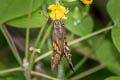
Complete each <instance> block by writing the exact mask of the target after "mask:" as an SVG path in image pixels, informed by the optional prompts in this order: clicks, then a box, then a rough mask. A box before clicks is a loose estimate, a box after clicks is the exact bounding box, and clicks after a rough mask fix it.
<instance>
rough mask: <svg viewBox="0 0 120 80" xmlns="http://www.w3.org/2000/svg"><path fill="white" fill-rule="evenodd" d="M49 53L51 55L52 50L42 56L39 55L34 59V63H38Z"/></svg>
mask: <svg viewBox="0 0 120 80" xmlns="http://www.w3.org/2000/svg"><path fill="white" fill-rule="evenodd" d="M51 53H52V50H51V51H48V52H46V53H44V54H43V55H41V56H39V57H38V58H36V59H35V62H38V61H39V60H41V59H43V58H45V57H47V56H49V55H50V54H51Z"/></svg>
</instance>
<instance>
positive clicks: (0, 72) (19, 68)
mask: <svg viewBox="0 0 120 80" xmlns="http://www.w3.org/2000/svg"><path fill="white" fill-rule="evenodd" d="M15 71H23V69H22V67H17V68H12V69H7V70H2V71H0V74H2V75H3V74H5V73H10V72H15Z"/></svg>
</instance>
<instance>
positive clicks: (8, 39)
mask: <svg viewBox="0 0 120 80" xmlns="http://www.w3.org/2000/svg"><path fill="white" fill-rule="evenodd" d="M0 29H1V31H2V33H3V35H4V36H5V38H6V40H7V42H8V45H9V46H10V48H11V50H12V52H13V55H14V56H15V58H16V60H17V61H18V63H19V64H20V65H21V66H22V60H21V58H20V56H19V53H18V51H17V49H16V46H15V45H14V42H13V40H12V37H11V35H9V32H8V31H7V29H6V27H5V26H4V25H0Z"/></svg>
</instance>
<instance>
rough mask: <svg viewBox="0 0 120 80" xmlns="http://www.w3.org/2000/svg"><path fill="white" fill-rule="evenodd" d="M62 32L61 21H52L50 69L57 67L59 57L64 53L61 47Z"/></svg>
mask: <svg viewBox="0 0 120 80" xmlns="http://www.w3.org/2000/svg"><path fill="white" fill-rule="evenodd" d="M62 36H63V32H62V31H61V23H60V21H54V28H53V32H52V41H53V42H52V43H53V55H52V62H51V68H52V71H54V69H55V68H56V67H57V65H58V64H59V63H60V61H61V58H62V57H63V54H64V48H63V37H62Z"/></svg>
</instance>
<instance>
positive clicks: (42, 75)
mask: <svg viewBox="0 0 120 80" xmlns="http://www.w3.org/2000/svg"><path fill="white" fill-rule="evenodd" d="M31 74H32V75H35V76H41V77H44V78H47V79H50V80H58V79H57V78H54V77H51V76H48V75H45V74H42V73H39V72H34V71H32V72H31Z"/></svg>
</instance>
